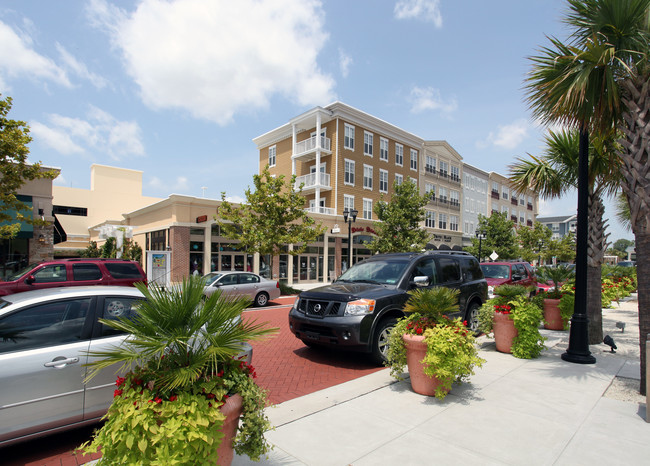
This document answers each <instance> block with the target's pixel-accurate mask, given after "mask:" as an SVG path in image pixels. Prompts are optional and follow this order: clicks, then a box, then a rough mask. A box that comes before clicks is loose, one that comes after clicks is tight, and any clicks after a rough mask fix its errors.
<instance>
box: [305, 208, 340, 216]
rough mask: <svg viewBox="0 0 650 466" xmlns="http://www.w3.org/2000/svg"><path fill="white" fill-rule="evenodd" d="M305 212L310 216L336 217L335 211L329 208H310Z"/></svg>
mask: <svg viewBox="0 0 650 466" xmlns="http://www.w3.org/2000/svg"><path fill="white" fill-rule="evenodd" d="M305 211H306V212H309V213H310V214H323V215H336V212H335V211H334V209H331V208H329V207H308V208H307V209H305Z"/></svg>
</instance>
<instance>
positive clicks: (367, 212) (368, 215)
mask: <svg viewBox="0 0 650 466" xmlns="http://www.w3.org/2000/svg"><path fill="white" fill-rule="evenodd" d="M363 218H364V219H366V220H372V199H364V200H363Z"/></svg>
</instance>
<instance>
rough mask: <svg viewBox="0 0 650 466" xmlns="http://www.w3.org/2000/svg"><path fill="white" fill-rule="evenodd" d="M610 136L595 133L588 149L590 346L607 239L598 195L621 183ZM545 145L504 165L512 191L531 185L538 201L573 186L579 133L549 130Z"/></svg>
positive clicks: (597, 332)
mask: <svg viewBox="0 0 650 466" xmlns="http://www.w3.org/2000/svg"><path fill="white" fill-rule="evenodd" d="M614 135H615V134H614V133H609V134H608V135H607V136H600V135H596V137H594V138H592V139H591V144H590V147H589V172H588V175H589V176H588V178H589V180H588V185H589V186H588V196H589V199H588V201H589V202H588V209H589V215H588V219H589V225H588V239H587V241H588V244H589V247H588V248H587V254H588V257H587V316H588V318H589V324H588V325H589V343H590V344H594V345H595V344H598V343H600V342H601V341H602V340H603V325H602V321H603V317H602V307H603V306H602V296H601V291H600V290H601V286H600V279H601V278H600V277H601V273H600V269H601V266H602V264H603V261H604V257H605V251H606V250H607V236H608V235H607V234H606V233H605V231H606V226H607V225H606V222H605V219H604V214H605V204H604V202H603V196H604V195H612V194H614V193H615V192H616V189H617V188H618V186H619V184H620V181H621V174H620V161H619V159H618V158H617V157H616V156H615V151H616V143H615V141H614ZM545 144H546V147H545V149H544V153H543V155H542V156H541V157H535V156H532V155H530V154H529V158H528V159H524V158H518V159H517V162H516V163H514V164H512V165H511V166H510V180H511V182H512V183H513V184H514V185H515V186H516V187H517V188H518V189H526V188H530V187H532V189H534V190H536V191H538V192H539V193H540V196H541V197H542V198H544V199H553V198H559V197H561V196H562V195H564V194H566V192H567V191H569V190H572V189H574V188H575V186H576V184H577V183H578V155H579V135H578V132H577V131H575V130H574V131H567V130H564V131H559V132H554V131H549V133H548V135H547V136H546V137H545ZM554 255H555V254H554ZM574 256H575V255H574Z"/></svg>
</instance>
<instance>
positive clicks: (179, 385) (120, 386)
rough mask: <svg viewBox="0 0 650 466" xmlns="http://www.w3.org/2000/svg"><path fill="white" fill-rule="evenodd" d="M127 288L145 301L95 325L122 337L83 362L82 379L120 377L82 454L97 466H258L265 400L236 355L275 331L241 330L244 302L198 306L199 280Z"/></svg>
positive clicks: (219, 300)
mask: <svg viewBox="0 0 650 466" xmlns="http://www.w3.org/2000/svg"><path fill="white" fill-rule="evenodd" d="M136 286H137V287H138V289H139V290H140V291H141V292H142V294H143V295H144V297H145V298H146V299H145V300H144V301H142V303H141V304H140V305H139V307H138V312H137V314H136V317H134V318H133V319H132V320H128V319H124V318H121V319H119V320H103V319H102V320H100V321H101V323H102V324H103V325H107V326H109V327H112V328H114V329H117V330H120V331H122V332H126V333H128V334H130V335H129V337H128V338H126V339H125V341H124V343H123V344H121V345H120V346H118V347H115V348H114V349H111V350H108V351H102V352H94V353H89V355H90V356H92V357H95V358H99V359H97V360H95V361H93V362H92V363H90V366H91V372H90V376H89V378H90V377H92V376H93V375H95V374H96V373H97V372H98V371H100V370H103V369H106V368H108V367H109V366H112V365H113V364H116V366H117V368H118V370H120V371H122V372H121V373H122V374H124V376H123V377H118V379H117V382H116V385H117V387H116V390H115V393H114V398H113V403H112V404H111V406H110V408H109V410H108V413H107V414H106V416H105V424H104V426H103V427H102V428H101V429H100V430H99V431H98V432H96V433H95V436H94V438H93V440H92V441H90V442H86V443H85V444H84V445H82V449H84V450H85V452H86V453H94V452H96V451H97V450H98V449H101V453H102V458H101V460H100V464H101V463H103V464H136V463H138V464H192V465H195V464H215V462H216V463H217V464H230V462H231V461H232V457H233V452H232V450H233V448H234V451H236V452H237V453H238V454H246V455H248V456H250V457H251V459H253V460H257V459H259V458H260V456H261V455H263V454H265V453H266V452H267V451H268V449H269V445H268V444H267V442H266V440H265V439H264V432H265V431H266V430H268V429H269V428H270V423H269V421H268V419H267V417H266V416H265V414H264V411H263V410H264V408H265V407H266V406H267V396H266V395H267V394H266V392H265V391H264V390H263V389H262V388H261V387H259V386H258V385H257V384H256V383H255V380H254V379H255V376H256V374H255V371H254V369H253V368H252V367H251V366H250V365H249V364H247V363H246V361H245V360H242V359H238V358H237V356H238V354H240V353H241V351H242V347H243V342H246V341H250V340H256V339H260V338H262V337H265V336H268V335H270V334H271V333H273V332H275V331H276V329H270V328H267V327H266V326H265V325H263V324H258V323H256V322H254V321H248V320H247V321H242V319H241V312H242V311H243V310H244V309H245V308H246V307H247V306H248V305H249V304H250V300H249V299H247V298H238V297H235V298H231V297H229V298H225V297H221V296H220V294H219V293H215V294H214V295H213V296H210V297H209V298H207V299H204V297H203V286H204V283H203V280H201V279H196V278H190V279H187V280H184V281H183V283H182V285H180V286H179V287H176V288H172V289H169V290H168V291H164V290H161V289H159V288H155V287H150V288H147V287H146V286H144V285H142V284H137V285H136ZM116 366H113V367H112V369H114V368H115V367H116ZM240 413H241V425H240V426H239V431H238V432H237V434H236V438H235V439H234V442H233V439H232V437H231V438H228V435H231V436H232V435H233V434H235V432H236V431H237V424H238V419H239V414H240ZM228 431H230V432H229V433H228Z"/></svg>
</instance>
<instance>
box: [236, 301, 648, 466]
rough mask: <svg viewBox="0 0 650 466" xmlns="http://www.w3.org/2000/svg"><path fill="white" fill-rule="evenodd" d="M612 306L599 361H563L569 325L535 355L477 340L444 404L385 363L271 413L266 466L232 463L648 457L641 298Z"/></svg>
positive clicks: (638, 460) (624, 460)
mask: <svg viewBox="0 0 650 466" xmlns="http://www.w3.org/2000/svg"><path fill="white" fill-rule="evenodd" d="M614 306H615V308H614V309H606V310H604V311H603V331H604V333H605V334H609V335H611V336H612V337H613V338H614V340H615V342H616V344H617V346H618V350H617V353H615V354H612V353H609V347H608V346H606V345H595V346H592V347H591V351H592V353H593V355H594V356H595V357H596V360H597V362H596V364H591V365H580V364H572V363H568V362H565V361H563V360H562V359H561V358H560V356H561V354H562V353H564V352H565V350H566V348H567V342H568V336H569V334H568V332H554V331H547V330H544V331H543V334H544V335H545V336H547V337H548V341H547V342H546V346H547V347H548V350H546V351H544V353H543V354H542V356H541V357H540V358H538V359H533V360H522V359H516V358H514V357H513V356H511V355H508V354H501V353H498V352H497V351H496V350H495V347H494V341H493V340H490V339H487V338H486V337H481V338H480V339H479V344H480V346H481V349H480V353H481V354H480V355H481V357H482V358H484V359H486V361H487V362H486V363H485V364H484V365H483V367H482V368H479V369H477V371H476V374H475V375H474V376H473V377H472V378H471V383H468V384H462V385H455V386H454V387H453V389H452V391H451V393H450V394H449V395H448V396H447V398H446V399H445V400H444V401H438V400H436V399H435V398H429V397H424V396H421V395H418V394H416V393H414V392H413V391H412V390H411V387H410V383H409V381H408V380H406V381H404V382H395V381H394V379H392V378H390V377H389V375H388V369H385V370H382V371H380V372H377V373H375V374H372V375H368V376H365V377H362V378H360V379H356V380H354V381H351V382H347V383H344V384H340V385H337V386H335V387H332V388H329V389H326V390H322V391H319V392H316V393H312V394H310V395H306V396H303V397H300V398H296V399H293V400H290V401H287V402H284V403H282V404H280V405H278V406H276V407H274V408H270V409H269V412H268V414H269V417H270V419H271V422H272V423H273V425H274V426H275V430H274V431H270V432H268V433H267V439H268V440H269V442H271V443H272V444H273V445H274V451H273V452H272V453H271V454H270V456H269V458H267V459H265V460H262V462H261V463H253V462H251V461H250V460H248V458H246V457H235V459H234V461H233V465H252V464H262V465H309V466H317V465H327V466H329V465H350V464H354V465H377V464H382V465H384V464H386V465H388V464H401V465H410V464H413V465H424V464H434V463H435V464H451V465H453V464H495V465H499V464H500V465H505V464H507V465H522V464H526V465H547V464H558V465H565V464H566V465H594V464H600V463H607V464H613V465H617V464H620V465H635V464H648V463H650V424H649V423H646V422H645V412H646V409H645V397H641V396H640V395H638V379H639V347H638V342H639V340H638V338H639V332H638V317H637V303H636V300H635V299H634V298H633V299H629V298H628V300H626V301H625V302H621V304H620V305H619V306H616V304H615V305H614ZM616 322H625V324H626V326H625V331H624V332H621V330H619V329H617V328H616ZM635 379H636V380H635ZM630 383H631V384H632V385H634V384H635V383H636V390H637V393H634V388H632V389H630V388H629V386H628V385H629V384H630ZM604 395H605V396H604ZM610 396H611V397H610Z"/></svg>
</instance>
